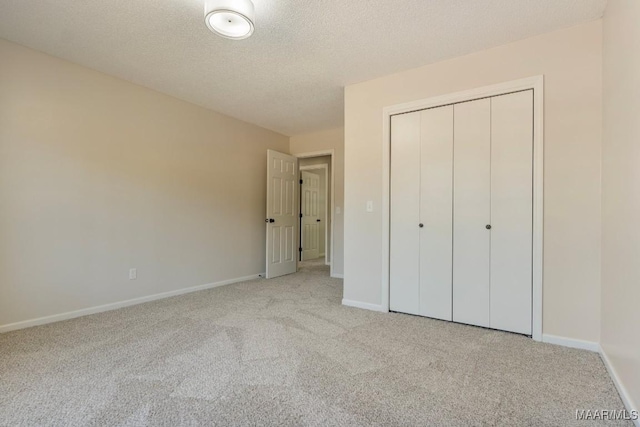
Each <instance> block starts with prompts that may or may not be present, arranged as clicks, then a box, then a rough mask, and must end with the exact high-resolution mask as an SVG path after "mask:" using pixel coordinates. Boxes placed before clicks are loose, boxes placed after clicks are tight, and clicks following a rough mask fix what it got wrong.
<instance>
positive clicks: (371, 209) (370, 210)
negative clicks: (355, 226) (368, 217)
mask: <svg viewBox="0 0 640 427" xmlns="http://www.w3.org/2000/svg"><path fill="white" fill-rule="evenodd" d="M367 212H373V200H369V201H368V202H367Z"/></svg>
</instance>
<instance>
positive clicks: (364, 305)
mask: <svg viewBox="0 0 640 427" xmlns="http://www.w3.org/2000/svg"><path fill="white" fill-rule="evenodd" d="M342 305H346V306H348V307H355V308H362V309H365V310H372V311H384V310H382V306H381V305H378V304H369V303H368V302H360V301H352V300H348V299H343V300H342Z"/></svg>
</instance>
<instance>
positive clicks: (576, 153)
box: [344, 21, 602, 342]
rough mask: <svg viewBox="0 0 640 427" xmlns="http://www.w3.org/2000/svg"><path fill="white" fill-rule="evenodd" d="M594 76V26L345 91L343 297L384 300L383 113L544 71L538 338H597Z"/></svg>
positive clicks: (597, 78)
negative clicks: (541, 296) (540, 333)
mask: <svg viewBox="0 0 640 427" xmlns="http://www.w3.org/2000/svg"><path fill="white" fill-rule="evenodd" d="M601 70H602V33H601V22H600V21H596V22H591V23H588V24H584V25H580V26H577V27H573V28H569V29H566V30H562V31H557V32H553V33H549V34H545V35H542V36H538V37H535V38H531V39H527V40H523V41H519V42H516V43H511V44H508V45H505V46H501V47H497V48H494V49H490V50H485V51H482V52H478V53H475V54H472V55H467V56H464V57H460V58H456V59H452V60H449V61H444V62H440V63H436V64H433V65H428V66H425V67H421V68H417V69H413V70H409V71H405V72H402V73H398V74H393V75H390V76H387V77H383V78H379V79H376V80H371V81H368V82H364V83H360V84H354V85H351V86H348V87H347V88H346V89H345V165H346V169H345V236H344V241H345V285H344V286H345V287H344V298H346V299H349V300H354V301H358V302H362V303H369V304H375V305H377V304H381V267H380V266H381V264H382V259H381V256H382V250H381V244H382V243H381V242H382V235H381V233H382V224H381V221H382V216H381V212H380V204H381V200H382V109H383V107H385V106H390V105H395V104H400V103H405V102H409V101H414V100H419V99H425V98H429V97H433V96H437V95H443V94H448V93H453V92H457V91H461V90H466V89H472V88H477V87H482V86H486V85H491V84H496V83H501V82H506V81H511V80H515V79H519V78H524V77H530V76H535V75H540V74H544V76H545V174H544V179H545V210H544V221H545V234H544V239H545V241H544V290H543V292H544V302H543V304H544V314H543V332H544V333H545V334H552V335H557V336H562V337H569V338H574V339H581V340H587V341H593V342H598V341H599V336H600V244H601V241H600V240H601V239H600V149H601V133H602V124H601V122H602V75H601ZM367 200H372V201H373V202H374V208H375V211H374V212H373V213H366V212H365V205H366V201H367Z"/></svg>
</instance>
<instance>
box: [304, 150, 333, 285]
mask: <svg viewBox="0 0 640 427" xmlns="http://www.w3.org/2000/svg"><path fill="white" fill-rule="evenodd" d="M293 156H295V157H297V158H298V159H307V158H309V157H322V156H331V249H330V254H331V260H330V261H329V275H330V276H331V277H334V275H333V255H334V247H335V244H334V243H335V237H334V234H333V230H334V227H335V225H334V222H335V218H334V216H335V215H334V213H335V210H336V205H335V196H336V179H335V175H336V168H335V159H336V150H334V149H333V148H331V149H329V150H321V151H310V152H307V153H298V154H293ZM325 247H326V243H325ZM325 256H326V254H325ZM299 259H300V258H299V257H298V260H299ZM298 262H300V261H298Z"/></svg>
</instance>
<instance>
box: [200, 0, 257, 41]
mask: <svg viewBox="0 0 640 427" xmlns="http://www.w3.org/2000/svg"><path fill="white" fill-rule="evenodd" d="M254 19H255V9H254V7H253V3H252V2H251V0H206V1H205V2H204V22H205V23H206V24H207V27H209V29H210V30H211V31H213V32H214V33H216V34H217V35H219V36H222V37H225V38H227V39H233V40H242V39H246V38H247V37H249V36H251V34H253V29H254V26H253V21H254Z"/></svg>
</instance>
